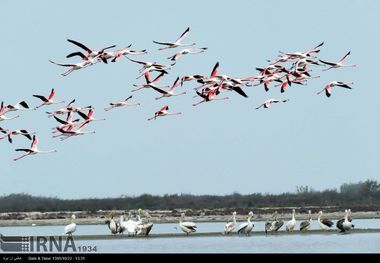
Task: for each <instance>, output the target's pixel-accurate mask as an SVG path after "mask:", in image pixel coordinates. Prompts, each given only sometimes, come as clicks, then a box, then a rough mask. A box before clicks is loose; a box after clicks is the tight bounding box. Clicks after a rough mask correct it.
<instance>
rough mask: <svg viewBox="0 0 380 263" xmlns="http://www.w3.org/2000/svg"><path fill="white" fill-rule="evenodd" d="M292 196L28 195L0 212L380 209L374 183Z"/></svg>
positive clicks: (0, 203) (4, 200)
mask: <svg viewBox="0 0 380 263" xmlns="http://www.w3.org/2000/svg"><path fill="white" fill-rule="evenodd" d="M296 190H297V191H296V192H295V193H283V194H278V195H274V194H259V193H256V194H249V195H241V194H239V193H233V194H231V195H225V196H216V195H190V194H181V195H176V194H174V195H164V196H154V195H149V194H143V195H140V196H138V197H128V196H121V197H117V198H102V199H100V198H90V199H77V200H67V199H59V198H55V197H54V198H53V197H36V196H31V195H29V194H11V195H8V196H2V197H0V212H29V211H40V212H47V211H94V212H95V211H98V210H131V209H137V208H139V207H142V208H144V209H149V210H173V209H178V208H187V209H218V208H220V209H221V208H226V209H238V208H241V209H245V208H248V207H252V208H264V207H310V206H317V207H319V206H324V207H328V206H330V207H345V208H347V207H350V208H352V209H355V207H358V208H359V207H360V208H361V209H365V210H367V211H374V210H378V209H379V208H380V184H379V183H378V182H377V181H375V180H366V181H364V182H358V183H345V184H343V185H341V187H340V189H339V191H338V190H337V189H328V190H324V191H315V190H313V189H312V188H311V187H309V186H297V188H296Z"/></svg>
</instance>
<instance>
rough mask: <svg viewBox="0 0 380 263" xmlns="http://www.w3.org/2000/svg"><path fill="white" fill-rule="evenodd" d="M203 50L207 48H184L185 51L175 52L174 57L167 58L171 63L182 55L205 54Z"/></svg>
mask: <svg viewBox="0 0 380 263" xmlns="http://www.w3.org/2000/svg"><path fill="white" fill-rule="evenodd" d="M205 50H207V47H203V48H185V49H183V50H181V51H180V52H177V53H175V54H174V55H172V56H170V57H168V59H170V60H172V61H176V60H178V59H179V58H180V57H181V56H182V55H186V54H199V53H203V52H205Z"/></svg>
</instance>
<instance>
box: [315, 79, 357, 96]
mask: <svg viewBox="0 0 380 263" xmlns="http://www.w3.org/2000/svg"><path fill="white" fill-rule="evenodd" d="M351 84H354V83H353V82H349V83H345V82H343V81H332V82H329V83H328V84H327V85H326V86H325V88H324V89H323V90H321V91H319V92H318V93H317V95H319V94H321V93H322V92H323V91H325V94H326V96H327V97H328V98H329V97H330V96H331V90H332V88H333V87H336V86H337V87H342V88H345V89H352V87H350V86H349V85H351Z"/></svg>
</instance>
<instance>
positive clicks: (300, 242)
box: [0, 219, 380, 253]
mask: <svg viewBox="0 0 380 263" xmlns="http://www.w3.org/2000/svg"><path fill="white" fill-rule="evenodd" d="M240 223H241V222H238V225H239V224H240ZM299 223H300V222H297V227H296V229H297V230H298V229H299ZM353 223H354V224H355V228H360V229H379V228H380V220H379V219H356V220H354V221H353ZM224 224H225V223H224V222H213V223H197V226H198V229H197V232H220V233H221V232H222V231H223V227H224ZM264 224H265V222H262V221H260V222H254V225H255V226H254V229H253V232H258V231H260V232H262V231H263V230H264ZM177 226H178V224H155V225H154V226H153V229H152V231H151V233H155V234H158V233H161V234H163V233H179V232H180V230H179V229H178V228H176V227H177ZM63 227H64V226H33V227H32V226H23V227H1V228H0V233H1V234H3V235H5V236H12V235H13V236H15V235H21V236H28V235H31V236H53V235H61V234H62V232H63ZM283 229H284V227H283ZM283 229H282V230H283ZM310 229H319V225H318V222H317V221H315V220H314V221H313V223H312V226H311V228H310ZM105 234H110V231H109V229H108V228H107V226H106V225H78V226H77V230H76V232H75V235H105ZM75 235H74V241H75ZM75 245H76V246H89V247H92V248H94V247H96V250H97V252H100V253H343V252H346V253H373V252H377V253H379V252H380V233H351V234H340V233H337V232H336V233H329V234H314V235H274V236H267V237H266V236H250V237H246V236H228V237H227V236H222V235H221V236H213V237H188V238H186V237H184V238H140V239H117V240H115V239H114V240H112V239H111V240H78V241H76V242H75ZM53 252H54V251H53ZM69 252H72V251H69Z"/></svg>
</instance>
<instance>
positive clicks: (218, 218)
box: [0, 210, 380, 227]
mask: <svg viewBox="0 0 380 263" xmlns="http://www.w3.org/2000/svg"><path fill="white" fill-rule="evenodd" d="M183 211H184V212H185V211H186V212H187V213H186V214H187V216H186V220H191V221H194V222H227V221H228V220H229V219H230V218H231V214H230V213H225V214H224V213H223V214H221V213H219V212H217V213H212V211H208V212H207V213H205V212H204V211H189V210H183ZM111 212H113V213H114V218H115V219H116V220H118V218H119V216H121V215H128V212H126V211H117V210H113V211H97V212H88V211H74V212H45V213H40V212H12V213H0V226H3V227H4V226H32V225H36V226H48V225H65V224H68V223H69V222H70V218H71V214H72V213H74V214H75V215H76V218H77V219H76V223H77V224H79V225H102V224H104V223H105V220H107V218H109V215H110V213H111ZM146 212H148V214H149V215H150V216H148V217H147V216H145V217H143V218H144V220H149V221H150V222H152V223H155V224H157V223H177V222H178V221H179V216H180V213H181V212H182V210H175V211H172V210H161V211H146ZM135 213H136V211H134V210H133V211H131V214H132V215H135ZM324 216H325V217H327V218H330V219H333V220H336V219H340V218H342V217H343V216H344V212H343V211H340V212H324ZM270 217H271V213H260V214H254V217H253V218H252V220H253V221H266V220H267V219H269V218H270ZM306 217H307V214H306V213H302V214H300V213H297V214H296V218H297V220H304V219H306ZM352 217H353V219H366V218H380V211H370V212H353V213H352ZM279 218H281V219H283V220H289V219H290V218H291V214H290V213H279ZM313 219H317V212H314V211H313ZM236 220H237V221H244V220H246V214H242V213H239V212H238V215H237V217H236Z"/></svg>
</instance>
